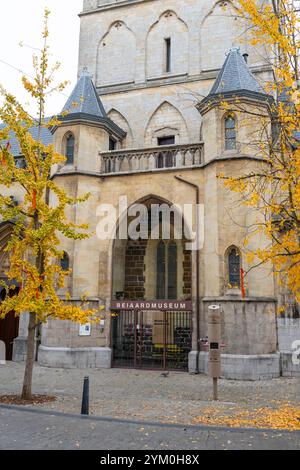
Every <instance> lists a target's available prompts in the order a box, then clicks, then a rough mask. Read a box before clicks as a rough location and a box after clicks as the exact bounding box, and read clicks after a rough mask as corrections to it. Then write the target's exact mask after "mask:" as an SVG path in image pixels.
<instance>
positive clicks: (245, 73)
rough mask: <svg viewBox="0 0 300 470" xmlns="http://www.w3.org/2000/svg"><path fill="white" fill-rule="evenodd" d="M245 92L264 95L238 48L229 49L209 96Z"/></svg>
mask: <svg viewBox="0 0 300 470" xmlns="http://www.w3.org/2000/svg"><path fill="white" fill-rule="evenodd" d="M240 90H247V91H250V92H253V93H264V90H263V89H262V88H261V86H260V85H259V83H258V82H257V80H256V78H255V77H254V75H253V74H252V73H251V71H250V69H249V66H248V64H247V62H246V61H245V59H244V57H243V56H242V55H241V53H240V50H239V49H238V48H236V47H235V48H232V49H230V51H229V53H228V55H227V58H226V60H225V63H224V65H223V67H222V69H221V71H220V73H219V75H218V77H217V79H216V81H215V83H214V86H213V87H212V89H211V91H210V93H209V94H210V95H216V94H219V93H229V92H236V91H240Z"/></svg>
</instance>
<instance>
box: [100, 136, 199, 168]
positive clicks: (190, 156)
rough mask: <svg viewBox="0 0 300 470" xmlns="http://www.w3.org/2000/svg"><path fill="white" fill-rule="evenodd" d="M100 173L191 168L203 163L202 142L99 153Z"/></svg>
mask: <svg viewBox="0 0 300 470" xmlns="http://www.w3.org/2000/svg"><path fill="white" fill-rule="evenodd" d="M100 156H101V174H116V173H117V174H120V173H125V174H126V173H139V172H146V171H162V170H170V169H172V168H191V167H195V166H199V165H201V164H202V163H203V156H204V144H203V142H199V143H196V144H187V145H165V146H161V147H152V148H143V149H130V150H128V149H124V150H121V149H120V150H114V151H111V152H105V153H100Z"/></svg>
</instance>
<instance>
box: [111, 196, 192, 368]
mask: <svg viewBox="0 0 300 470" xmlns="http://www.w3.org/2000/svg"><path fill="white" fill-rule="evenodd" d="M142 204H143V205H144V206H145V207H146V209H147V210H146V211H145V217H144V220H142V221H141V223H140V227H139V228H140V229H141V231H143V235H141V237H140V238H136V237H135V238H131V237H130V236H129V237H128V238H127V239H122V240H120V239H119V237H117V239H116V241H115V245H114V252H113V257H112V259H113V292H112V298H113V312H114V316H113V320H112V349H113V365H114V366H115V367H132V368H144V369H147V368H148V369H162V370H166V369H172V370H173V369H174V370H188V356H189V353H190V351H191V349H192V316H193V313H192V302H191V299H192V253H191V252H190V251H187V250H186V249H185V244H186V240H185V239H184V238H182V232H183V230H182V227H183V217H182V215H181V214H178V213H175V211H174V212H173V209H172V208H171V204H170V203H166V201H162V200H161V199H159V198H156V197H154V196H149V197H148V198H147V199H144V200H143V201H142ZM162 205H163V206H162ZM153 207H155V209H154V210H153ZM157 207H159V210H158V212H157V209H156V208H157ZM162 207H163V208H164V209H165V212H163V210H162V212H160V209H161V208H162ZM168 209H169V213H168ZM154 212H155V215H153V214H154ZM166 217H167V218H168V217H169V219H168V220H169V222H168V220H166ZM146 219H147V220H146ZM131 222H133V218H132V217H128V218H127V225H128V227H130V224H131ZM168 223H169V230H168V227H166V224H168ZM142 225H144V226H143V227H141V226H142ZM145 227H146V228H145ZM145 233H146V235H147V236H146V237H145ZM154 233H155V234H156V235H155V237H153V234H154Z"/></svg>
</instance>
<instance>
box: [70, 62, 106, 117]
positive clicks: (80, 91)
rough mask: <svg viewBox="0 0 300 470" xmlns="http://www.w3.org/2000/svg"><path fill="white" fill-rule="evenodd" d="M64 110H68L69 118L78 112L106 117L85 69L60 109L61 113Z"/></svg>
mask: <svg viewBox="0 0 300 470" xmlns="http://www.w3.org/2000/svg"><path fill="white" fill-rule="evenodd" d="M65 111H67V112H68V116H67V118H68V119H71V118H72V116H73V115H78V114H83V115H86V116H93V117H94V118H102V119H103V118H104V119H107V114H106V112H105V109H104V107H103V104H102V102H101V100H100V98H99V95H98V93H97V91H96V88H95V86H94V83H93V81H92V79H91V77H90V75H89V74H88V72H87V70H86V69H85V70H84V71H83V73H82V75H81V77H80V78H79V80H78V82H77V84H76V86H75V88H74V90H73V91H72V93H71V95H70V97H69V99H68V101H67V102H66V104H65V106H64V108H63V110H62V113H63V112H65Z"/></svg>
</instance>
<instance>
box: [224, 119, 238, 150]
mask: <svg viewBox="0 0 300 470" xmlns="http://www.w3.org/2000/svg"><path fill="white" fill-rule="evenodd" d="M235 149H236V120H235V118H234V116H233V115H228V116H226V118H225V150H235Z"/></svg>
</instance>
